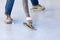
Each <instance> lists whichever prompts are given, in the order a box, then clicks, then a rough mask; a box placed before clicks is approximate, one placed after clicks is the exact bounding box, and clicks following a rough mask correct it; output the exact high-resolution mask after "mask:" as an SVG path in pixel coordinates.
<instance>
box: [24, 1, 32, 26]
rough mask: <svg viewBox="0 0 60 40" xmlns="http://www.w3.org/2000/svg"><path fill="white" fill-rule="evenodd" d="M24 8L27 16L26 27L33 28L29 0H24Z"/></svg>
mask: <svg viewBox="0 0 60 40" xmlns="http://www.w3.org/2000/svg"><path fill="white" fill-rule="evenodd" d="M23 8H24V11H25V15H26V25H27V26H29V27H31V25H32V20H31V18H30V14H29V8H28V0H23Z"/></svg>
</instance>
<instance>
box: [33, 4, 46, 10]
mask: <svg viewBox="0 0 60 40" xmlns="http://www.w3.org/2000/svg"><path fill="white" fill-rule="evenodd" d="M32 10H40V11H43V10H45V7H43V6H42V5H36V6H33V7H32Z"/></svg>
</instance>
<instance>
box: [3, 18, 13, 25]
mask: <svg viewBox="0 0 60 40" xmlns="http://www.w3.org/2000/svg"><path fill="white" fill-rule="evenodd" d="M4 21H5V23H6V24H11V23H12V21H13V19H12V18H11V17H6V18H5V20H4Z"/></svg>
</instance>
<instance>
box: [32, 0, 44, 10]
mask: <svg viewBox="0 0 60 40" xmlns="http://www.w3.org/2000/svg"><path fill="white" fill-rule="evenodd" d="M31 3H32V6H33V7H32V9H38V10H44V9H45V8H44V7H43V6H42V5H40V4H39V2H38V0H31Z"/></svg>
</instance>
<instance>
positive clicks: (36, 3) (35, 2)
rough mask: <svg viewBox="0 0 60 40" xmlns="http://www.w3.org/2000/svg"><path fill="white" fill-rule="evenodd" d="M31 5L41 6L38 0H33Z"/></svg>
mask: <svg viewBox="0 0 60 40" xmlns="http://www.w3.org/2000/svg"><path fill="white" fill-rule="evenodd" d="M31 3H32V5H33V6H36V5H38V4H39V2H38V0H31Z"/></svg>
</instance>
